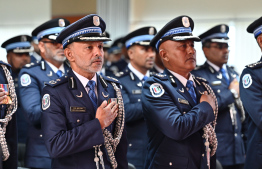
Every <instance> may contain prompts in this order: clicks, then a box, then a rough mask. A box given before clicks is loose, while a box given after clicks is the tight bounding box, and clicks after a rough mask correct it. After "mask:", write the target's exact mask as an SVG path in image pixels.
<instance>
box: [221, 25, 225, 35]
mask: <svg viewBox="0 0 262 169" xmlns="http://www.w3.org/2000/svg"><path fill="white" fill-rule="evenodd" d="M220 31H221V32H222V33H224V32H226V26H225V25H221V27H220Z"/></svg>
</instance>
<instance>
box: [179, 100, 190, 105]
mask: <svg viewBox="0 0 262 169" xmlns="http://www.w3.org/2000/svg"><path fill="white" fill-rule="evenodd" d="M178 102H179V103H182V104H187V105H189V103H188V101H187V100H184V99H180V98H178Z"/></svg>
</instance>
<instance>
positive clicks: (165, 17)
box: [0, 0, 262, 73]
mask: <svg viewBox="0 0 262 169" xmlns="http://www.w3.org/2000/svg"><path fill="white" fill-rule="evenodd" d="M261 6H262V1H260V0H249V1H244V0H242V1H239V0H220V1H210V0H187V1H184V0H183V1H182V0H180V1H178V0H0V44H2V43H3V42H4V41H5V40H7V39H9V38H11V37H13V36H17V35H21V34H28V35H31V32H32V30H33V29H34V28H36V27H37V26H39V25H40V24H42V23H43V22H45V21H47V20H49V19H51V18H55V17H64V18H67V19H69V20H70V21H75V20H77V19H79V18H81V17H83V16H85V15H87V14H92V13H96V14H98V15H100V16H101V17H102V18H103V19H104V20H105V22H106V23H107V32H109V33H110V36H111V39H112V40H114V39H116V38H118V37H121V36H124V35H126V34H127V33H128V32H130V31H132V30H134V29H137V28H140V27H142V26H155V27H156V28H157V30H160V29H161V28H162V27H163V26H164V25H165V24H166V23H167V22H169V21H170V20H171V19H173V18H175V17H177V16H179V15H188V16H190V17H191V18H193V20H194V22H195V28H194V31H193V34H194V35H199V34H201V33H203V32H205V31H206V30H207V29H209V28H211V27H213V26H215V25H217V24H222V23H224V24H228V25H229V26H230V32H229V37H230V44H229V45H230V55H229V62H228V64H229V65H231V66H234V67H235V68H236V70H237V71H238V72H239V73H241V71H242V70H243V68H244V67H245V65H247V64H250V63H254V62H257V61H258V60H259V59H260V57H261V51H260V49H259V47H258V45H257V43H256V41H255V39H254V36H253V35H252V34H248V33H247V32H246V28H247V26H248V25H249V24H250V23H251V22H253V21H254V20H255V19H257V18H259V17H261V16H262V12H259V11H261ZM195 46H196V50H197V64H198V65H200V64H203V63H204V62H205V57H204V55H203V52H202V49H201V43H197V42H196V43H195ZM0 59H2V60H6V51H5V50H4V49H3V48H0Z"/></svg>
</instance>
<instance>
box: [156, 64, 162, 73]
mask: <svg viewBox="0 0 262 169" xmlns="http://www.w3.org/2000/svg"><path fill="white" fill-rule="evenodd" d="M154 68H155V69H156V70H157V71H158V72H159V73H163V72H164V69H161V68H160V67H159V66H157V65H156V64H155V65H154Z"/></svg>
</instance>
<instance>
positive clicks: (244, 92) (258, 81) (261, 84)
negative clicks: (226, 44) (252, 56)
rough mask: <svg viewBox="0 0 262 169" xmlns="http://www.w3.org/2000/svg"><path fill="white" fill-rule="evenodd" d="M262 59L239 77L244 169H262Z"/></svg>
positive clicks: (247, 68) (249, 66) (247, 67)
mask: <svg viewBox="0 0 262 169" xmlns="http://www.w3.org/2000/svg"><path fill="white" fill-rule="evenodd" d="M261 74H262V58H261V59H260V61H259V62H257V63H254V64H251V65H248V66H246V68H245V69H244V70H243V72H242V74H241V77H240V85H239V88H240V96H241V100H242V102H243V106H244V108H245V112H246V122H247V152H246V162H245V169H251V168H252V169H261V168H262V120H261V119H262V106H261V105H262V94H261V91H262V77H261Z"/></svg>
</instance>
